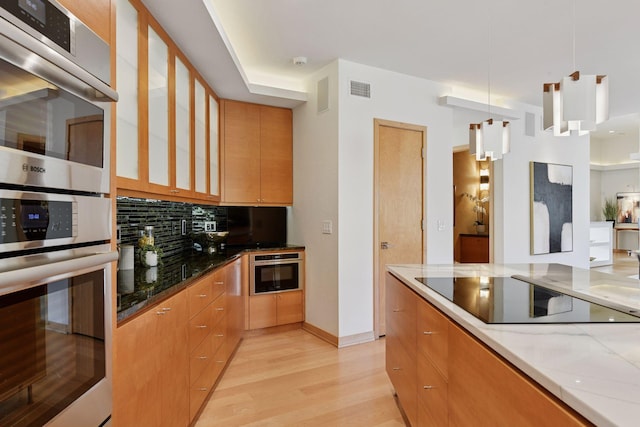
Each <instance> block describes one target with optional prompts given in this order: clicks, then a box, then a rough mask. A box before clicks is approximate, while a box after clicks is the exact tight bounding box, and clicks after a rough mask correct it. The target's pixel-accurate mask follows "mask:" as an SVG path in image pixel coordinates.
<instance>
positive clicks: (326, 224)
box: [322, 220, 333, 234]
mask: <svg viewBox="0 0 640 427" xmlns="http://www.w3.org/2000/svg"><path fill="white" fill-rule="evenodd" d="M331 233H333V223H332V222H331V221H330V220H325V221H322V234H331Z"/></svg>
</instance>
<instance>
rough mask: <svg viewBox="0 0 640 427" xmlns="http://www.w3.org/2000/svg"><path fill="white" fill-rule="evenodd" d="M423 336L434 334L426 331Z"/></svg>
mask: <svg viewBox="0 0 640 427" xmlns="http://www.w3.org/2000/svg"><path fill="white" fill-rule="evenodd" d="M423 334H424V335H433V332H431V331H424V332H423Z"/></svg>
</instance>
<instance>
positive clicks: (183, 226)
mask: <svg viewBox="0 0 640 427" xmlns="http://www.w3.org/2000/svg"><path fill="white" fill-rule="evenodd" d="M180 232H181V233H182V235H183V236H186V235H187V220H186V219H183V220H182V222H181V224H180Z"/></svg>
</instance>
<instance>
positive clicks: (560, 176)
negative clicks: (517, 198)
mask: <svg viewBox="0 0 640 427" xmlns="http://www.w3.org/2000/svg"><path fill="white" fill-rule="evenodd" d="M529 167H530V185H531V255H539V254H549V253H556V252H571V251H573V167H572V166H567V165H557V164H553V163H539V162H530V163H529Z"/></svg>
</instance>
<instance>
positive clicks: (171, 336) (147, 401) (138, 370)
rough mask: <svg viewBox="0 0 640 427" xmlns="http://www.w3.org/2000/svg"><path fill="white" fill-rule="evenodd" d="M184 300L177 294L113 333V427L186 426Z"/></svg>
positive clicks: (185, 306) (187, 379) (185, 308)
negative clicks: (128, 426)
mask: <svg viewBox="0 0 640 427" xmlns="http://www.w3.org/2000/svg"><path fill="white" fill-rule="evenodd" d="M187 316H188V308H187V297H186V293H185V292H181V293H179V294H177V295H175V296H173V297H171V298H169V299H168V300H166V301H164V302H162V303H160V304H158V306H157V307H154V308H152V309H150V310H149V311H147V312H146V313H144V314H142V315H141V316H139V317H137V318H136V319H133V320H131V321H130V322H128V323H126V324H124V325H123V326H121V327H119V328H117V329H116V332H115V336H114V341H115V354H114V374H113V390H114V401H113V420H114V423H115V425H136V426H176V425H187V424H188V421H189V420H188V417H189V401H188V394H189V392H188V390H189V388H188V387H189V373H188V365H189V359H188V353H187V352H186V347H187V329H186V325H187V318H188V317H187Z"/></svg>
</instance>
